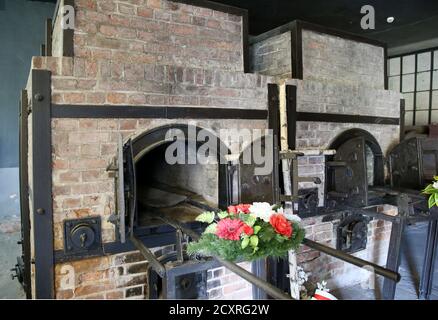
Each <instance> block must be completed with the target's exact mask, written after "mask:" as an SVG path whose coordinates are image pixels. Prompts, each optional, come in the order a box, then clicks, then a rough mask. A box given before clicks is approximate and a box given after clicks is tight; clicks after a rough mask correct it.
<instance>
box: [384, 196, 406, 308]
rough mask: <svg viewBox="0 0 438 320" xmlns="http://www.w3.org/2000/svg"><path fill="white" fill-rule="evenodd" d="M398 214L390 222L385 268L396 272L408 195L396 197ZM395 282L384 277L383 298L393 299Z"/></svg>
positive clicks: (399, 259)
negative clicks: (394, 219)
mask: <svg viewBox="0 0 438 320" xmlns="http://www.w3.org/2000/svg"><path fill="white" fill-rule="evenodd" d="M397 206H398V214H399V216H400V219H399V220H398V221H394V222H393V223H392V229H391V238H390V241H389V250H388V257H387V260H386V268H387V269H389V270H392V271H395V272H398V269H399V267H400V261H401V250H400V249H401V242H402V235H403V231H404V228H405V218H406V217H407V216H408V214H409V197H408V196H407V195H405V194H402V195H400V196H399V197H398V199H397ZM396 286H397V282H395V281H393V280H391V279H388V278H385V280H384V282H383V299H384V300H394V297H395V289H396Z"/></svg>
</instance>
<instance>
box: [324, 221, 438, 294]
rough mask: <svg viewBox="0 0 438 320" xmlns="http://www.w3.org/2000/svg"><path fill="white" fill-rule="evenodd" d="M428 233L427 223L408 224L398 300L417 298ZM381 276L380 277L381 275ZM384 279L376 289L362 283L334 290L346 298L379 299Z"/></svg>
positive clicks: (437, 283)
mask: <svg viewBox="0 0 438 320" xmlns="http://www.w3.org/2000/svg"><path fill="white" fill-rule="evenodd" d="M426 235H427V224H425V223H421V224H415V225H412V226H407V227H406V230H405V232H404V235H403V242H402V261H401V265H400V275H401V277H402V278H401V280H400V282H399V283H398V284H397V289H396V293H395V299H396V300H417V299H418V290H419V283H420V278H421V272H422V267H423V257H424V250H425V243H426ZM437 260H438V257H437V259H436V260H435V261H436V262H435V270H434V281H433V289H432V295H431V300H438V261H437ZM379 278H380V277H379ZM381 292H382V281H381V279H379V281H378V283H376V289H375V290H366V289H363V288H362V287H361V286H360V285H356V286H353V287H348V288H342V289H339V290H336V291H334V292H333V293H334V295H335V296H336V297H338V298H339V299H344V300H378V299H380V298H381Z"/></svg>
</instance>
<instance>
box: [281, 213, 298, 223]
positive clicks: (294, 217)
mask: <svg viewBox="0 0 438 320" xmlns="http://www.w3.org/2000/svg"><path fill="white" fill-rule="evenodd" d="M284 216H285V217H286V219H287V220H289V221H292V222H296V223H298V224H299V223H300V222H301V218H300V217H299V216H298V215H297V214H285V215H284Z"/></svg>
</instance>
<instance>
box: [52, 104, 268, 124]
mask: <svg viewBox="0 0 438 320" xmlns="http://www.w3.org/2000/svg"><path fill="white" fill-rule="evenodd" d="M51 108H52V110H51V113H52V118H95V119H99V118H101V119H103V118H113V119H126V118H130V119H140V118H141V119H244V120H266V119H267V117H268V112H267V111H266V110H248V109H236V108H202V107H199V108H196V107H185V106H141V105H137V106H133V105H126V106H125V105H70V104H52V107H51Z"/></svg>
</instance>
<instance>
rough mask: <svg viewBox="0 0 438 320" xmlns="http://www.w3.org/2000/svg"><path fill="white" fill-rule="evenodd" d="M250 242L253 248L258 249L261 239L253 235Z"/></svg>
mask: <svg viewBox="0 0 438 320" xmlns="http://www.w3.org/2000/svg"><path fill="white" fill-rule="evenodd" d="M249 242H250V243H251V247H253V248H256V247H257V246H258V244H259V237H258V236H256V235H252V236H251V238H249Z"/></svg>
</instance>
